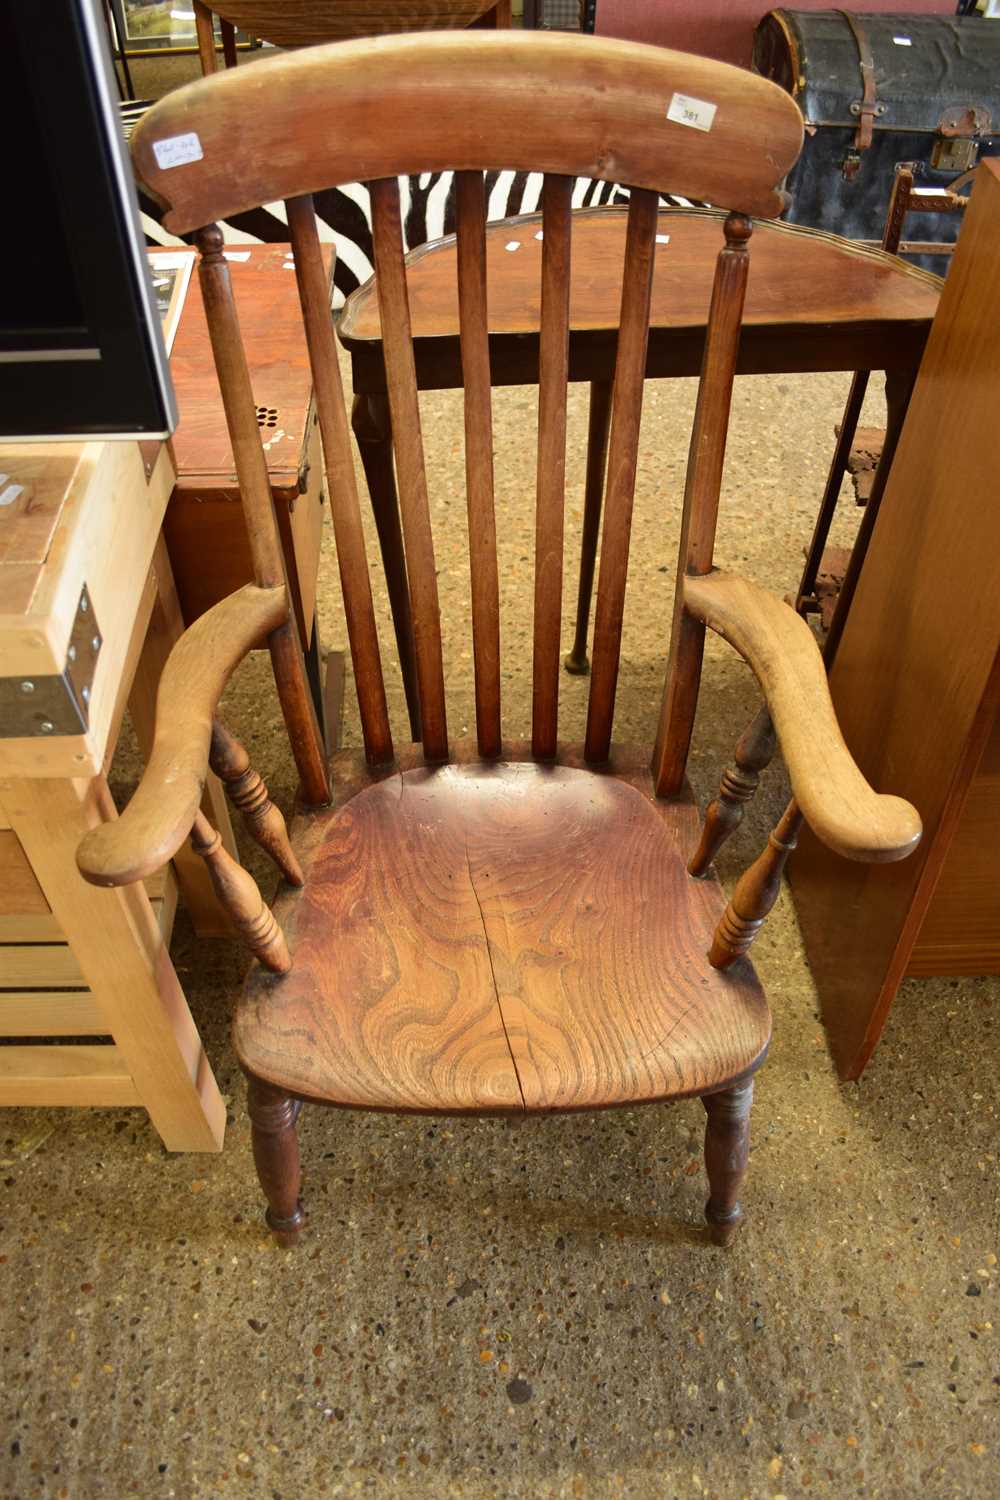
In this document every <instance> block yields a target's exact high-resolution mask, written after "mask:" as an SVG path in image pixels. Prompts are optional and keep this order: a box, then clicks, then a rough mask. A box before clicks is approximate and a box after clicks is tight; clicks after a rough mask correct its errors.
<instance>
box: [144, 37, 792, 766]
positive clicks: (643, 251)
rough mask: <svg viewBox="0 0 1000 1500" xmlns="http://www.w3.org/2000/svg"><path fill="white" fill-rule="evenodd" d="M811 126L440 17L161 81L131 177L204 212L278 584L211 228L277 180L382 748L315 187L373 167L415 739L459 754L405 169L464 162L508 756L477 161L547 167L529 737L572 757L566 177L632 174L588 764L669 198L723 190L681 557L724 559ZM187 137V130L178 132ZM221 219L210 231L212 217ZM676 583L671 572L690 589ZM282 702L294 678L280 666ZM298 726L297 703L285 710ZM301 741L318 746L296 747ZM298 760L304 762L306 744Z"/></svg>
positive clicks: (492, 737)
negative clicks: (750, 335) (768, 238)
mask: <svg viewBox="0 0 1000 1500" xmlns="http://www.w3.org/2000/svg"><path fill="white" fill-rule="evenodd" d="M801 137H802V125H801V119H800V116H799V113H798V110H797V109H796V107H795V105H794V103H792V101H791V100H790V98H789V96H788V95H787V94H785V93H784V92H783V91H782V90H780V89H778V88H777V87H776V86H774V85H773V84H770V83H768V82H766V81H765V80H763V79H761V78H757V77H754V76H753V75H751V74H749V73H744V72H742V71H740V70H738V69H735V68H730V67H727V66H726V65H724V64H718V63H712V62H707V61H705V60H703V59H700V58H696V57H693V56H690V55H687V54H682V53H672V52H668V51H666V50H664V49H660V48H645V47H637V46H634V45H630V44H627V43H621V42H615V41H603V40H601V41H598V40H593V39H589V38H579V39H571V38H562V37H554V36H553V37H546V36H538V35H519V34H516V33H511V34H509V35H504V36H503V37H500V36H489V35H482V34H479V35H476V34H468V33H466V34H462V33H451V34H439V35H436V36H423V37H416V38H414V37H408V38H406V39H405V40H403V39H394V38H386V39H382V40H379V41H375V42H372V41H366V42H356V43H344V44H339V45H337V46H333V47H323V48H315V49H312V50H311V51H308V52H302V53H296V54H290V55H287V56H282V57H279V58H274V59H271V60H268V61H265V62H261V63H258V64H255V66H254V67H253V68H252V69H246V70H243V71H239V72H236V73H228V74H225V75H217V76H216V77H215V78H212V79H205V80H203V81H202V82H200V83H195V84H192V85H189V86H188V88H186V89H184V90H181V91H179V92H178V93H177V94H174V95H171V96H169V97H168V98H167V99H165V100H164V101H162V102H161V103H160V104H159V105H157V106H156V107H155V108H154V109H153V110H152V111H151V112H150V113H149V115H148V116H147V117H146V119H145V120H144V121H143V123H142V125H141V126H140V127H139V129H138V130H137V131H136V133H135V135H134V138H133V151H134V155H135V160H136V166H137V170H138V173H139V175H140V177H141V178H142V179H143V180H144V182H145V184H146V186H147V187H148V188H149V189H150V191H152V192H154V193H155V194H156V195H157V196H158V197H160V198H161V199H164V200H166V202H167V203H168V204H169V211H168V213H167V214H166V218H165V223H166V225H167V227H168V228H170V229H172V230H174V231H175V232H184V231H190V230H194V229H199V228H200V233H199V235H198V242H199V245H200V248H201V251H202V259H201V267H200V275H201V279H202V286H203V290H204V295H205V303H206V310H207V312H208V318H209V325H210V330H211V336H212V340H213V348H214V352H215V357H216V362H217V365H218V370H219V377H220V382H221V385H222V391H223V396H224V400H225V405H226V411H227V417H228V421H229V424H230V429H231V432H232V435H233V443H234V452H235V455H236V460H237V465H238V468H239V474H240V483H241V489H242V495H243V503H244V507H245V511H246V517H247V525H248V529H249V534H250V539H251V545H252V549H253V556H254V563H255V571H256V576H257V582H258V584H259V585H261V586H263V587H272V586H274V585H275V584H276V583H280V582H281V581H282V578H283V572H282V560H281V549H280V545H279V541H278V536H277V531H276V528H275V523H274V516H273V509H272V504H271V495H270V489H269V486H268V482H267V471H266V466H265V463H264V456H263V451H262V449H261V442H260V435H259V432H258V428H257V423H256V415H255V406H254V400H253V395H252V392H251V389H250V383H249V378H248V376H247V372H246V362H245V359H244V357H243V351H242V346H241V343H240V338H239V328H238V322H237V317H236V310H235V307H234V305H233V300H232V292H231V287H230V283H229V273H228V268H227V265H226V261H225V259H224V257H223V254H222V240H221V235H220V233H219V231H218V229H217V228H216V227H215V225H214V222H213V221H215V220H216V219H218V218H221V217H229V216H230V215H232V214H233V213H238V212H242V211H245V210H246V209H248V208H250V207H255V206H257V205H259V204H260V203H263V202H269V201H272V200H274V199H279V198H280V199H284V200H285V205H286V211H287V216H288V224H289V231H290V237H291V240H292V244H293V247H294V255H295V268H296V275H297V278H298V286H299V292H300V297H301V302H302V310H303V317H304V322H305V328H306V335H307V339H308V343H309V353H310V359H311V362H312V372H313V380H314V386H315V394H316V407H317V412H318V416H319V422H320V427H321V433H322V439H323V447H324V452H325V462H326V468H327V478H328V492H329V495H330V502H331V508H332V513H333V523H334V529H335V535H336V543H337V552H338V560H339V566H340V573H341V579H342V583H343V592H344V601H345V610H346V616H347V626H348V632H349V638H350V645H351V652H352V657H353V663H354V673H355V680H356V683H357V691H358V702H359V707H360V713H361V722H362V726H363V730H364V739H365V747H366V753H367V756H368V759H369V761H370V762H372V763H373V764H378V763H383V762H386V761H388V760H391V758H392V755H393V746H392V738H391V734H390V729H389V719H388V713H387V710H386V698H385V688H384V683H383V675H382V666H381V660H380V653H379V644H378V638H377V632H376V626H375V616H374V610H373V605H372V594H371V587H370V582H369V575H368V564H367V558H366V554H365V544H364V537H363V531H362V524H361V511H360V505H359V500H358V494H357V488H356V482H355V476H354V466H353V460H352V452H351V445H350V439H349V427H348V421H347V412H346V408H345V405H344V398H343V391H342V389H341V381H340V373H339V367H338V363H337V351H336V347H335V340H334V330H333V326H332V323H331V319H330V312H329V305H328V297H327V285H326V278H325V276H324V273H323V268H322V261H321V255H320V246H319V238H318V233H317V226H316V219H315V215H314V212H313V206H312V196H311V195H312V194H313V193H314V192H315V191H317V190H319V189H321V188H324V187H330V186H337V185H339V184H340V183H343V182H348V181H357V180H359V179H360V180H367V181H369V182H370V185H371V200H372V213H373V236H374V249H375V270H376V285H377V288H378V295H379V305H380V312H381V323H382V338H383V346H384V353H385V361H386V372H387V384H388V391H389V402H390V408H391V414H392V424H393V432H394V439H395V450H396V463H397V472H398V483H399V495H400V504H401V510H402V519H403V532H404V540H405V548H406V560H407V570H408V574H409V580H410V588H411V594H412V608H413V627H414V638H415V647H416V661H417V676H418V682H419V691H420V705H421V712H422V720H423V748H424V753H425V755H426V757H427V759H428V760H430V761H443V760H446V759H447V758H448V753H449V743H448V727H447V714H446V706H445V691H444V672H443V666H442V653H441V626H440V612H439V605H438V594H437V582H436V574H435V555H434V541H433V536H432V530H431V521H430V512H429V506H428V496H427V480H426V469H425V463H424V451H423V440H422V433H421V424H420V411H419V403H418V396H417V384H416V377H415V370H414V356H413V345H412V338H411V330H410V314H409V306H408V301H407V289H406V266H405V260H404V252H403V239H402V230H401V211H400V195H399V186H398V177H399V175H401V174H409V173H414V172H419V171H434V170H446V169H449V168H451V169H455V170H456V172H457V174H458V178H457V226H458V292H459V308H460V330H461V348H462V366H463V374H464V386H465V448H466V454H465V456H466V478H467V494H468V510H469V530H470V553H471V559H470V561H471V580H472V636H473V645H474V656H475V682H476V708H477V734H478V741H479V748H480V752H481V754H482V755H483V756H484V757H495V756H498V755H499V754H500V752H501V741H502V728H503V726H502V719H501V701H500V630H499V578H498V569H497V548H496V520H495V513H494V489H493V442H492V431H491V391H490V357H489V318H488V287H487V284H486V257H485V224H486V204H485V198H484V183H483V172H484V171H486V170H491V169H494V168H496V167H507V168H514V169H516V170H534V171H541V172H543V173H544V174H545V176H544V187H543V195H542V211H543V221H542V233H543V247H542V252H543V253H542V288H541V333H540V370H539V425H538V466H537V512H536V538H535V588H534V655H533V718H532V746H533V752H534V754H535V756H536V757H538V758H541V759H550V758H552V757H554V756H555V754H556V746H557V738H558V687H559V632H560V622H561V595H562V572H563V510H564V487H565V464H566V398H567V375H568V347H569V273H570V262H571V252H572V212H571V190H572V182H573V179H574V178H575V177H578V176H580V177H600V178H605V179H608V180H616V181H622V182H626V183H628V184H630V185H631V201H630V208H629V219H628V232H627V244H626V252H625V263H624V273H623V284H622V300H621V322H620V332H619V339H618V351H617V363H616V370H615V386H614V404H613V412H612V424H611V438H610V445H609V458H608V478H607V492H606V504H605V521H604V534H603V542H602V550H601V559H600V570H599V580H598V595H597V615H596V625H595V638H594V648H593V668H592V676H591V687H590V701H589V709H588V718H587V733H586V750H585V753H586V758H587V760H588V761H589V762H591V763H592V764H601V763H604V762H606V761H607V759H608V755H609V751H610V745H611V736H612V727H613V717H614V703H615V690H616V684H617V677H618V666H619V655H620V649H621V628H622V617H623V609H624V599H625V583H626V573H627V566H628V550H629V533H630V527H631V518H632V503H633V495H634V490H635V479H636V466H637V455H638V438H639V422H640V415H641V410H642V391H643V379H644V374H645V366H646V346H647V335H648V326H649V305H650V290H651V282H652V271H653V261H654V255H655V251H656V225H657V193H658V191H660V190H662V191H673V192H680V193H683V194H684V195H685V196H689V197H693V198H697V199H701V200H708V201H710V202H712V203H714V204H716V205H718V206H721V207H725V208H728V209H731V210H732V211H731V212H730V213H729V217H728V218H727V220H726V221H725V237H724V242H723V244H722V246H721V248H720V252H719V257H718V262H717V266H716V274H715V283H714V289H713V293H712V303H711V309H710V316H709V323H708V332H707V338H706V349H705V359H704V365H703V370H702V376H701V385H700V390H699V396H698V402H697V409H696V414H695V419H694V429H693V433H692V440H691V453H690V463H689V468H688V477H687V485H686V491H685V499H684V522H683V538H682V543H681V558H680V568H681V571H682V572H688V573H696V574H698V573H707V572H709V571H710V570H711V567H712V555H713V545H714V538H715V528H716V516H717V509H718V499H719V489H720V483H721V475H722V464H723V458H724V453H725V440H726V428H727V422H728V414H729V405H730V397H731V390H732V381H733V374H734V370H735V362H736V353H737V347H738V341H739V334H740V324H741V316H742V308H743V298H744V290H745V286H746V277H747V267H748V250H747V246H748V241H749V238H750V233H751V222H750V215H752V214H759V215H775V214H777V213H778V212H779V211H780V209H781V206H782V197H781V194H780V192H778V191H777V186H776V185H777V183H778V182H779V181H780V180H781V178H782V177H783V176H784V175H785V173H786V172H787V171H788V169H789V168H790V166H791V165H792V163H793V162H794V160H795V158H796V156H797V154H798V150H799V146H800V144H801ZM185 142H186V144H185ZM206 225H209V226H211V227H209V228H201V226H206ZM678 599H679V600H680V590H678ZM703 634H704V625H703V624H702V623H701V622H700V621H698V620H696V619H695V618H694V617H693V616H691V615H688V614H685V613H684V611H683V609H682V607H681V604H680V602H679V603H678V607H677V613H676V617H675V622H674V636H673V641H672V645H671V656H670V664H669V668H668V674H667V685H666V693H665V698H664V707H663V715H662V720H661V729H660V734H659V736H658V740H657V746H656V751H655V777H656V782H657V787H658V790H659V791H660V792H661V794H663V795H671V794H672V793H673V792H675V791H676V790H677V789H678V788H679V786H680V784H681V782H682V780H683V774H684V765H685V761H686V756H687V748H688V743H689V740H690V733H691V725H692V721H693V716H694V709H695V705H696V701H697V693H698V682H699V675H700V664H701V650H702V640H703ZM277 677H278V688H279V693H282V694H283V698H282V701H283V703H284V704H285V707H286V717H288V716H289V712H288V705H289V702H290V701H292V699H293V697H294V696H295V695H293V694H292V693H290V691H289V689H288V687H287V683H286V684H283V681H282V670H281V668H280V665H279V670H278V672H277ZM290 727H291V729H292V735H293V743H294V740H295V736H296V735H297V734H301V732H302V723H301V716H299V717H298V719H296V721H295V723H294V724H292V725H290ZM300 754H301V746H300ZM300 769H301V762H300Z"/></svg>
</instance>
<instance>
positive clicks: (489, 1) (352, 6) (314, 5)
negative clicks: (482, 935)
mask: <svg viewBox="0 0 1000 1500" xmlns="http://www.w3.org/2000/svg"><path fill="white" fill-rule="evenodd" d="M216 16H218V18H219V29H220V32H221V35H222V56H223V60H224V62H225V65H226V67H227V68H235V66H236V32H237V31H238V30H240V29H242V30H244V31H249V32H251V33H252V34H253V35H254V36H257V37H260V38H261V39H262V40H263V41H265V42H273V43H274V45H275V46H276V47H313V46H317V45H319V44H320V43H321V42H342V41H354V40H356V39H357V38H358V37H364V36H385V35H387V34H391V33H394V32H400V31H440V30H443V29H445V28H450V27H456V28H458V27H463V26H474V27H475V26H481V27H485V28H487V29H490V28H493V29H496V28H498V27H509V26H510V0H194V17H195V28H196V31H197V35H198V56H199V58H200V59H201V71H202V72H203V73H204V74H206V75H208V74H209V73H214V72H215V69H216V63H217V59H216V53H215V17H216Z"/></svg>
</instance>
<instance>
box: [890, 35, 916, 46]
mask: <svg viewBox="0 0 1000 1500" xmlns="http://www.w3.org/2000/svg"><path fill="white" fill-rule="evenodd" d="M893 41H894V42H895V43H896V46H897V47H912V46H913V38H912V37H909V36H894V37H893Z"/></svg>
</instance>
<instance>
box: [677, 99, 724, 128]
mask: <svg viewBox="0 0 1000 1500" xmlns="http://www.w3.org/2000/svg"><path fill="white" fill-rule="evenodd" d="M717 108H718V105H716V104H709V102H708V100H707V99H692V98H691V97H690V95H689V94H675V95H674V97H673V98H672V99H671V101H670V103H669V105H668V106H667V119H668V120H673V121H674V123H675V124H677V125H689V126H690V127H691V129H692V130H711V128H712V122H713V120H714V119H715V111H716V109H717Z"/></svg>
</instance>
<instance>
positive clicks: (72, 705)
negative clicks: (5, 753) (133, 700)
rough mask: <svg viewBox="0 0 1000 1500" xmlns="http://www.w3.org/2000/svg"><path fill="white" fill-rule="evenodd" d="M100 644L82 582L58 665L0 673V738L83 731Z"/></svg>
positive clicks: (88, 711)
mask: <svg viewBox="0 0 1000 1500" xmlns="http://www.w3.org/2000/svg"><path fill="white" fill-rule="evenodd" d="M103 644H104V642H103V639H102V636H101V631H100V626H99V625H98V623H97V616H96V615H95V614H94V605H93V601H92V599H91V597H90V594H89V592H88V590H87V585H86V584H84V585H83V588H82V589H81V591H80V598H79V602H78V603H77V606H76V615H75V616H74V619H73V627H72V629H71V631H70V636H69V643H68V645H67V647H66V664H65V666H64V667H63V670H62V671H61V672H53V673H47V674H43V675H34V676H31V677H23V676H18V677H0V738H2V739H8V740H9V739H27V738H34V737H38V738H39V739H41V738H46V739H48V738H51V737H53V736H55V735H61V734H86V732H87V730H88V729H89V727H90V697H91V693H92V692H93V687H94V674H95V672H96V670H97V658H98V656H99V655H100V652H101V646H102V645H103Z"/></svg>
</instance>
